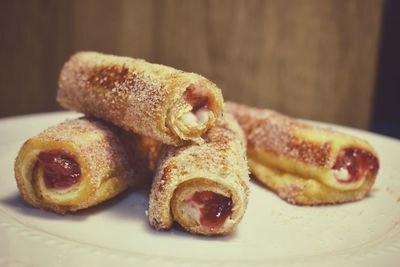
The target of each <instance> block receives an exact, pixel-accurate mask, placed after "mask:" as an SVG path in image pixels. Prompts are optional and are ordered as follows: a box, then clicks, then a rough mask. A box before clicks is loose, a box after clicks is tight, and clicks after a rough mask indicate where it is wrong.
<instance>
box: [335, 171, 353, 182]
mask: <svg viewBox="0 0 400 267" xmlns="http://www.w3.org/2000/svg"><path fill="white" fill-rule="evenodd" d="M332 172H333V175H334V176H335V178H336V179H337V180H339V181H343V182H345V181H348V180H349V179H350V173H349V171H348V170H347V169H346V168H340V169H339V170H333V171H332Z"/></svg>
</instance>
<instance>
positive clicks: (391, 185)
mask: <svg viewBox="0 0 400 267" xmlns="http://www.w3.org/2000/svg"><path fill="white" fill-rule="evenodd" d="M77 116H79V114H77V113H71V112H57V113H49V114H40V115H31V116H24V117H16V118H8V119H2V120H0V137H1V138H0V170H1V186H0V266H68V267H70V266H106V267H110V266H213V265H216V266H249V265H251V266H265V265H273V266H328V265H329V266H331V265H332V266H364V267H366V266H378V265H379V266H400V225H399V222H400V160H399V158H400V142H399V141H398V140H395V139H390V138H386V137H382V136H378V135H374V134H371V133H367V132H363V131H359V130H354V129H349V128H344V127H338V126H333V128H337V129H339V130H341V131H344V132H347V133H350V134H353V135H355V136H359V137H361V138H364V139H367V140H368V141H369V142H370V143H371V144H372V145H373V146H374V147H375V148H376V149H377V151H378V153H379V155H380V160H381V169H380V171H379V175H378V178H377V182H376V184H375V186H374V189H373V192H372V194H371V196H369V197H368V198H366V199H364V200H363V201H360V202H356V203H350V204H344V205H338V206H322V207H298V206H293V205H290V204H287V203H286V202H284V201H282V200H281V199H279V198H278V197H277V196H275V195H274V194H272V193H271V192H269V191H268V190H266V189H264V188H262V187H261V186H259V185H257V184H255V183H252V184H251V196H250V203H249V207H248V210H247V212H246V215H245V217H244V219H243V221H242V222H241V224H240V225H239V227H238V229H237V231H236V233H235V234H233V235H232V236H229V237H217V238H215V237H214V238H205V237H200V236H194V235H190V234H187V233H186V232H184V231H182V230H180V229H179V228H178V227H175V228H174V229H173V230H171V231H169V232H156V231H154V230H153V229H151V228H150V227H149V225H148V223H147V218H146V216H145V210H146V207H147V194H146V192H129V193H125V194H123V195H122V196H120V197H118V198H117V199H115V200H112V201H110V202H108V203H103V204H102V205H100V206H98V207H95V208H91V209H89V210H85V211H81V212H78V213H76V214H69V215H64V216H61V215H56V214H53V213H49V212H45V211H41V210H37V209H34V208H31V207H29V206H27V205H25V204H24V203H23V202H22V200H21V199H20V197H19V195H18V191H17V187H16V185H15V179H14V173H13V164H14V158H15V156H16V155H17V152H18V150H19V148H20V146H21V145H22V143H23V142H24V141H25V140H26V139H28V138H29V137H31V136H33V135H35V134H37V133H39V132H40V131H42V130H43V129H45V128H46V127H47V126H50V125H54V124H56V123H59V122H61V121H63V120H64V119H66V118H72V117H77Z"/></svg>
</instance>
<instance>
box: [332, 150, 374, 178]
mask: <svg viewBox="0 0 400 267" xmlns="http://www.w3.org/2000/svg"><path fill="white" fill-rule="evenodd" d="M378 168H379V161H378V158H377V157H376V156H374V155H373V154H371V153H370V152H368V151H366V150H364V149H360V148H346V149H343V150H342V151H341V152H340V153H339V155H338V157H337V158H336V162H335V164H334V165H333V167H332V169H333V170H337V171H343V170H345V171H347V173H348V176H347V179H337V180H338V181H339V182H341V183H353V182H357V181H359V180H360V179H362V178H363V177H364V176H365V175H366V173H367V172H370V173H372V174H374V173H376V172H377V171H378Z"/></svg>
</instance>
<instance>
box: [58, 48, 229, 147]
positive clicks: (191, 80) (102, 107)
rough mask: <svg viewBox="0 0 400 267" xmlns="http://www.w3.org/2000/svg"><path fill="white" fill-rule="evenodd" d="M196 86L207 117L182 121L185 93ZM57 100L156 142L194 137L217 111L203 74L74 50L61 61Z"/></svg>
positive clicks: (214, 90) (216, 97)
mask: <svg viewBox="0 0 400 267" xmlns="http://www.w3.org/2000/svg"><path fill="white" fill-rule="evenodd" d="M189 88H191V89H192V88H196V90H198V91H201V92H202V93H204V94H206V95H207V97H208V98H209V101H208V106H207V107H208V110H209V111H210V112H208V115H207V120H205V121H202V122H198V123H197V122H196V123H195V124H194V125H192V124H188V123H186V121H184V120H183V119H182V118H183V117H184V115H185V114H186V113H188V112H190V110H191V108H192V106H190V105H189V104H188V103H187V102H186V100H185V97H184V95H185V92H186V90H188V89H189ZM57 100H58V102H59V103H60V104H61V105H62V106H63V107H65V108H68V109H73V110H76V111H80V112H83V113H86V114H90V115H93V116H95V117H98V118H100V119H104V120H107V121H110V122H112V123H114V124H115V125H118V126H120V127H122V128H124V129H126V130H131V131H134V132H136V133H138V134H141V135H145V136H149V137H151V138H153V139H156V140H158V141H160V142H162V143H167V144H173V145H177V144H181V143H182V142H183V140H191V141H196V142H200V140H201V138H200V136H201V135H202V134H203V133H204V132H206V131H207V130H208V129H209V128H211V127H212V126H213V125H214V124H215V122H216V119H217V118H218V117H220V115H221V114H222V110H223V98H222V93H221V91H220V89H219V88H218V87H217V86H216V85H215V84H213V83H212V82H210V81H209V80H207V79H205V78H204V77H202V76H200V75H198V74H194V73H186V72H183V71H179V70H176V69H173V68H171V67H167V66H163V65H158V64H151V63H148V62H146V61H144V60H140V59H133V58H128V57H117V56H111V55H104V54H100V53H95V52H80V53H77V54H75V55H73V56H72V57H71V59H70V60H69V61H68V62H67V63H66V64H65V65H64V67H63V69H62V71H61V74H60V79H59V90H58V95H57Z"/></svg>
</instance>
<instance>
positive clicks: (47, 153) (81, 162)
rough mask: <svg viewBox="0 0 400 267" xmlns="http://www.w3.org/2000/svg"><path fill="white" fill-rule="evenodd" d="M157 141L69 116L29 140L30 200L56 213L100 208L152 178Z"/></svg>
mask: <svg viewBox="0 0 400 267" xmlns="http://www.w3.org/2000/svg"><path fill="white" fill-rule="evenodd" d="M152 142H153V141H151V140H149V139H147V138H142V137H140V136H138V135H135V134H131V133H127V132H125V131H123V130H121V129H118V128H116V127H115V126H112V125H110V124H107V123H104V122H101V121H98V120H95V119H89V118H80V119H74V120H67V121H65V122H63V123H61V124H59V125H56V126H53V127H50V128H48V129H46V130H45V131H43V132H42V133H40V134H39V135H37V136H35V137H33V138H30V139H29V140H27V141H26V142H25V143H24V144H23V146H22V147H21V149H20V151H19V153H18V156H17V158H16V161H15V177H16V180H17V185H18V188H19V191H20V193H21V196H22V198H23V199H24V200H25V201H26V202H27V203H28V204H30V205H32V206H34V207H36V208H40V209H45V210H51V211H54V212H56V213H61V214H63V213H66V212H73V211H77V210H80V209H84V208H87V207H90V206H94V205H96V204H98V203H100V202H103V201H105V200H107V199H110V198H112V197H114V196H116V195H117V194H119V193H120V192H122V191H123V190H125V189H126V188H127V187H128V186H129V185H131V186H139V185H140V184H142V183H143V182H144V181H145V180H146V179H149V178H150V177H149V176H150V175H151V166H150V164H151V161H150V159H152V158H153V157H154V156H153V153H154V152H153V150H154V149H155V146H154V143H152Z"/></svg>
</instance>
